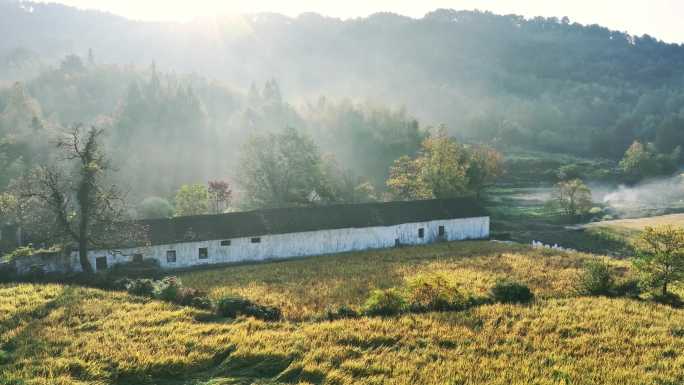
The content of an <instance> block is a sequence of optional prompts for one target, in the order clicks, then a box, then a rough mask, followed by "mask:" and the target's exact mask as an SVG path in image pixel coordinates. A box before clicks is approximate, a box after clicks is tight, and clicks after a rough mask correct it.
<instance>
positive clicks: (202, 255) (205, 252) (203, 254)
mask: <svg viewBox="0 0 684 385" xmlns="http://www.w3.org/2000/svg"><path fill="white" fill-rule="evenodd" d="M198 256H199V259H207V258H209V249H207V248H206V247H200V248H199V255H198Z"/></svg>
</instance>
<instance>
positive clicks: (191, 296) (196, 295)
mask: <svg viewBox="0 0 684 385" xmlns="http://www.w3.org/2000/svg"><path fill="white" fill-rule="evenodd" d="M175 302H176V303H177V304H179V305H183V306H192V307H196V308H198V309H210V308H211V306H212V303H211V300H210V299H209V298H208V297H207V293H206V292H204V291H202V290H198V289H194V288H191V287H183V288H181V289H180V290H179V291H178V294H177V296H176V301H175Z"/></svg>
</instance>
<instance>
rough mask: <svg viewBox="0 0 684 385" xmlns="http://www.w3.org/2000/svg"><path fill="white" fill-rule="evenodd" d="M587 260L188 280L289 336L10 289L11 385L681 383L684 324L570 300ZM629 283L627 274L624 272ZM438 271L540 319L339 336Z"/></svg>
mask: <svg viewBox="0 0 684 385" xmlns="http://www.w3.org/2000/svg"><path fill="white" fill-rule="evenodd" d="M586 258H590V256H588V255H583V254H563V255H561V254H554V253H551V252H548V251H546V252H544V251H535V250H529V249H527V248H523V247H521V246H514V245H508V244H497V243H489V242H464V243H452V244H441V245H436V246H430V247H418V248H406V249H400V250H388V251H378V252H364V253H354V254H346V255H340V256H331V257H322V258H318V259H313V258H309V259H302V260H296V261H288V262H279V263H265V264H258V265H242V266H234V267H227V268H222V269H216V270H206V271H195V272H191V273H186V274H184V275H183V279H184V281H185V283H186V284H191V285H195V286H203V287H206V288H209V289H210V290H211V291H212V294H213V295H216V296H218V295H221V294H222V293H227V292H231V293H240V294H243V295H246V296H248V297H250V298H253V299H256V300H259V301H260V302H262V303H270V304H278V305H281V306H283V308H284V310H285V315H286V316H287V317H288V319H289V320H288V321H286V322H281V323H270V324H269V323H264V322H261V321H255V320H252V319H240V320H237V321H235V322H233V321H229V320H221V319H212V318H211V317H209V314H208V313H205V312H202V311H198V310H193V309H188V308H179V307H176V306H173V305H169V304H164V303H160V302H157V301H146V300H141V299H136V298H133V297H130V296H128V295H126V294H122V293H107V292H102V291H99V290H93V289H83V288H75V287H63V286H58V285H8V286H0V344H1V346H2V347H1V348H0V349H2V350H4V351H5V353H0V365H2V366H0V373H1V374H0V383H1V384H5V383H8V384H11V383H16V384H20V383H21V384H23V383H26V384H109V383H115V384H145V383H150V384H179V385H180V384H185V385H189V384H213V385H218V384H243V383H244V384H247V383H264V384H266V383H270V384H273V383H331V384H333V383H338V384H357V383H365V384H380V383H390V384H485V383H486V384H563V383H566V384H570V383H572V384H595V383H615V384H618V383H619V384H643V383H659V384H680V383H682V382H684V354H683V353H682V352H684V311H683V310H674V309H671V308H667V307H664V306H661V305H655V304H651V303H647V302H641V301H634V300H627V299H606V298H578V297H573V296H569V294H570V293H571V288H572V285H573V282H574V278H575V277H576V274H577V271H578V267H579V266H580V265H581V264H582V262H583V260H584V259H586ZM614 263H615V265H616V268H617V269H618V270H619V271H620V272H621V273H622V274H623V275H628V274H629V271H628V268H627V267H628V265H627V264H626V263H624V262H614ZM424 271H436V272H442V273H444V274H445V275H447V276H448V277H449V278H450V279H453V280H455V281H458V282H461V283H462V284H463V287H464V289H466V290H468V291H472V292H477V293H481V292H483V291H485V290H486V289H487V288H488V287H489V285H490V284H491V283H492V282H493V281H494V280H495V279H496V278H497V277H503V276H512V277H515V278H516V279H520V280H522V281H524V282H527V283H528V284H529V285H530V286H531V287H533V289H534V291H535V293H536V294H537V296H538V300H537V301H536V302H535V303H534V304H532V305H530V306H520V305H486V306H481V307H477V308H473V309H471V310H468V311H464V312H450V313H429V314H422V315H406V316H401V317H391V318H384V319H383V318H365V317H364V318H360V319H349V320H340V321H334V322H316V321H312V320H309V319H310V318H311V317H313V316H315V315H316V314H318V313H320V312H321V311H322V310H323V309H324V308H325V306H327V305H328V304H342V303H345V304H351V305H358V304H360V303H361V302H362V300H363V299H364V298H365V297H366V295H367V293H368V291H369V290H370V289H372V288H374V287H388V286H396V285H399V284H401V283H402V282H403V280H404V279H406V278H407V277H410V276H411V275H413V274H416V273H418V272H424Z"/></svg>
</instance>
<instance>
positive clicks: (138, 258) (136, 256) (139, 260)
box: [133, 254, 143, 263]
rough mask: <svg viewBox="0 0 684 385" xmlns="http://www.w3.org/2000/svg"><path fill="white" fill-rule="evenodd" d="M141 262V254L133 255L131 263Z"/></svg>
mask: <svg viewBox="0 0 684 385" xmlns="http://www.w3.org/2000/svg"><path fill="white" fill-rule="evenodd" d="M142 261H143V255H142V254H133V262H138V263H139V262H142Z"/></svg>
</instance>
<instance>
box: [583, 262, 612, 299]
mask: <svg viewBox="0 0 684 385" xmlns="http://www.w3.org/2000/svg"><path fill="white" fill-rule="evenodd" d="M613 288H614V280H613V272H612V271H611V269H610V266H609V265H608V264H607V263H605V262H604V261H590V262H587V263H586V264H585V265H584V271H583V272H582V274H581V275H580V277H579V281H578V284H577V290H578V292H579V293H581V294H584V295H606V296H608V295H611V294H613Z"/></svg>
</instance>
